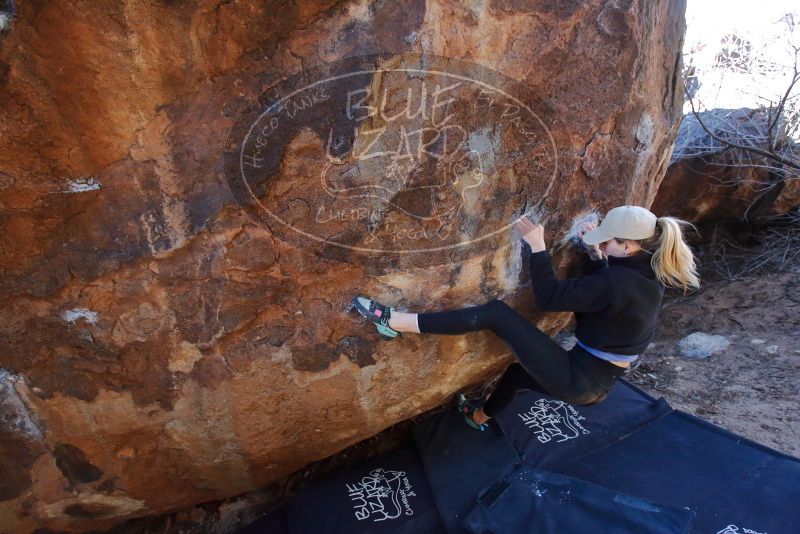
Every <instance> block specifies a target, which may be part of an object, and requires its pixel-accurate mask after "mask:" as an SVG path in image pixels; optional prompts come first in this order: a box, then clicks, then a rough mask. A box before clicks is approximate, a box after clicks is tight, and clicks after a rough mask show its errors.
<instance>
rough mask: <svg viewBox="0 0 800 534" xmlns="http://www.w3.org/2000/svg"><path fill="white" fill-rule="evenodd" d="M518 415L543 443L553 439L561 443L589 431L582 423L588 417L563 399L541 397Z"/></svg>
mask: <svg viewBox="0 0 800 534" xmlns="http://www.w3.org/2000/svg"><path fill="white" fill-rule="evenodd" d="M517 415H518V416H519V417H520V419H522V422H523V423H524V424H525V426H526V427H528V428H530V429H531V430H533V433H534V434H536V439H538V440H539V441H540V442H542V443H549V442H550V441H552V440H555V441H556V443H561V442H563V441H567V440H570V439H575V438H577V437H578V436H580V435H583V434H588V433H589V431H588V430H587V429H586V428H584V427H583V425H581V423H580V421H583V420H585V419H586V418H585V417H583V416H582V415H581V414H580V413H579V412H578V410H576V409H575V407H574V406H572V405H571V404H567V403H566V402H563V401H559V400H547V399H539V400H537V401H536V402H534V403H533V406H531V407H530V409H529V410H528V411H527V412H523V413H519V414H517Z"/></svg>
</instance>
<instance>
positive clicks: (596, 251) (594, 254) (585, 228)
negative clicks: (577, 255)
mask: <svg viewBox="0 0 800 534" xmlns="http://www.w3.org/2000/svg"><path fill="white" fill-rule="evenodd" d="M596 228H597V225H596V224H594V223H590V222H585V223H583V224H582V225H581V226H580V228H578V232H577V235H578V239H579V240H580V242H581V245H583V248H584V250H586V253H587V254H588V255H589V257H590V258H592V259H593V260H602V259H603V258H604V255H603V252H602V251H601V250H600V247H599V246H597V245H587V244H586V243H584V242H583V236H584V234H586V233H587V232H591V231H592V230H595V229H596Z"/></svg>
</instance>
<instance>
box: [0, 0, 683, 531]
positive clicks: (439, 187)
mask: <svg viewBox="0 0 800 534" xmlns="http://www.w3.org/2000/svg"><path fill="white" fill-rule="evenodd" d="M481 5H482V7H480V8H468V7H465V6H464V5H462V2H456V1H448V0H428V1H421V0H420V1H416V0H415V1H412V2H403V3H402V4H401V3H399V2H392V1H388V0H387V1H360V2H359V1H348V2H333V1H331V2H319V1H313V2H312V1H308V2H293V3H289V4H287V3H278V2H257V1H255V0H239V1H235V2H219V1H205V0H198V1H196V2H191V3H188V2H166V1H164V2H134V1H122V2H119V1H113V2H112V1H105V0H98V1H95V2H79V1H63V2H48V1H44V0H28V1H25V2H19V5H18V6H17V7H18V12H17V13H16V14H15V15H14V17H13V18H12V19H11V22H10V24H8V26H7V27H6V28H5V29H4V30H3V31H2V34H0V90H2V106H0V128H2V136H1V137H0V188H2V189H0V209H1V210H2V211H0V221H2V228H3V231H2V233H1V234H0V269H2V273H3V276H2V280H0V299H1V302H2V306H0V314H1V315H2V321H0V329H1V330H2V331H1V332H0V472H1V473H3V476H2V477H0V525H2V526H3V528H2V530H3V531H8V532H28V531H33V530H35V529H36V528H49V529H51V530H64V531H81V530H88V529H102V528H107V527H110V526H112V525H114V524H116V523H119V522H122V521H124V520H126V519H129V518H132V517H137V516H143V515H149V514H160V513H165V512H167V511H170V510H174V509H177V508H181V507H186V506H190V505H193V504H195V503H199V502H204V501H208V500H212V499H220V498H224V497H228V496H231V495H235V494H238V493H242V492H245V491H248V490H252V489H254V488H257V487H260V486H263V485H265V484H269V483H271V482H274V481H276V480H278V479H280V478H281V477H284V476H285V475H287V474H288V473H291V472H293V471H295V470H297V469H299V468H301V467H303V466H304V465H306V464H308V463H309V462H311V461H314V460H317V459H320V458H323V457H325V456H328V455H330V454H333V453H335V452H337V451H339V450H341V449H343V448H345V447H347V446H348V445H350V444H353V443H355V442H357V441H359V440H361V439H364V438H366V437H369V436H371V435H374V434H375V433H377V432H379V431H380V430H382V429H384V428H386V427H388V426H390V425H392V424H393V423H395V422H397V421H399V420H402V419H405V418H408V417H410V416H413V415H415V414H417V413H419V412H421V411H424V410H427V409H429V408H432V407H434V406H437V405H439V404H441V403H442V402H446V401H448V400H449V398H450V397H451V396H452V394H453V393H454V392H456V391H457V390H459V389H461V388H463V387H465V386H467V385H469V384H473V383H476V382H478V381H483V380H486V379H487V378H489V377H491V376H493V375H495V374H497V373H499V372H501V371H502V369H503V368H504V366H505V365H507V364H508V363H509V362H510V361H511V358H512V356H511V355H510V354H509V353H508V350H507V348H506V347H505V346H504V344H503V343H502V342H501V341H500V340H499V339H497V338H496V337H494V336H493V335H492V334H491V333H490V332H474V333H469V334H466V335H463V336H423V335H413V334H407V335H404V336H403V337H402V338H400V339H397V340H394V341H391V342H385V341H383V340H381V339H380V338H379V337H378V335H377V333H376V332H375V330H374V329H373V328H371V326H369V325H366V324H365V323H364V321H363V320H361V319H360V318H359V317H358V316H357V315H355V314H353V313H352V312H351V311H350V300H351V299H352V297H353V296H354V295H356V294H365V295H370V296H373V297H375V298H378V299H379V300H381V301H383V302H384V303H387V304H390V305H394V306H396V307H398V308H400V309H406V310H411V311H429V310H439V309H446V308H453V307H462V306H466V305H473V304H479V303H481V302H485V301H487V300H490V299H492V298H502V299H504V300H506V301H507V302H508V303H510V304H512V305H513V306H515V307H516V308H517V309H519V310H520V311H521V312H523V313H524V314H525V315H526V316H528V317H530V318H531V320H536V321H538V324H539V325H540V326H541V327H542V328H544V329H546V330H548V331H551V332H553V331H555V330H557V329H558V328H560V327H561V326H563V325H564V324H565V321H566V319H567V317H566V316H565V315H563V314H561V315H551V316H547V317H543V316H542V315H541V314H537V313H535V306H534V303H533V299H532V295H531V293H530V290H529V285H528V278H527V272H526V271H527V269H526V261H525V260H526V258H525V257H524V253H525V249H523V248H522V246H521V241H520V240H519V238H518V237H517V236H514V235H512V231H511V227H510V225H511V224H512V222H513V220H514V218H516V217H517V216H518V215H519V214H521V213H523V212H526V213H529V214H530V215H531V216H532V217H534V218H536V219H538V220H540V221H542V222H543V223H544V224H545V225H546V227H547V230H548V232H547V237H548V242H549V243H552V244H554V245H555V246H554V250H555V252H557V254H556V261H557V263H558V264H559V266H560V267H567V266H568V265H569V264H570V262H571V259H572V257H573V254H572V253H571V252H570V251H569V249H568V247H567V246H564V245H562V244H559V239H560V236H561V235H562V234H563V233H564V232H565V231H566V230H567V229H568V228H570V226H571V225H572V222H573V220H574V219H575V218H576V217H579V216H581V215H583V214H586V213H588V212H591V211H605V210H606V209H608V208H610V207H613V206H615V205H619V204H623V203H639V204H643V205H649V204H650V203H651V202H652V200H653V197H654V195H655V191H656V189H657V187H658V184H659V182H660V179H661V177H662V176H663V173H664V171H665V169H666V163H667V158H668V154H669V147H670V146H671V144H672V141H673V138H674V135H675V132H676V128H677V121H678V119H679V117H680V105H681V93H680V90H679V77H678V74H679V72H680V70H679V66H680V65H679V62H680V59H679V58H680V43H681V41H682V36H683V31H684V23H683V13H684V9H685V4H684V2H681V1H672V0H663V1H654V2H645V3H636V2H631V1H630V0H616V1H608V2H603V1H599V0H594V1H590V2H584V1H568V2H557V3H554V2H511V1H499V0H495V1H492V2H485V3H483V4H481ZM353 58H356V59H353ZM448 58H449V59H448ZM423 95H425V96H424V98H423ZM423 102H424V104H425V105H424V106H422V107H423V108H424V109H425V111H424V112H420V113H415V112H416V111H419V110H420V106H421V104H422V103H423ZM410 103H411V104H413V105H410ZM271 106H277V107H271ZM348 113H349V114H348ZM272 119H275V120H274V121H273V120H272ZM379 134H380V135H379ZM248 162H250V163H253V164H252V165H248Z"/></svg>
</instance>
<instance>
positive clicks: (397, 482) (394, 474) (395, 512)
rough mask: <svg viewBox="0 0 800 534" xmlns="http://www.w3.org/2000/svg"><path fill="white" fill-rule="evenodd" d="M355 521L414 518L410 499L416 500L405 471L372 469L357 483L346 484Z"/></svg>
mask: <svg viewBox="0 0 800 534" xmlns="http://www.w3.org/2000/svg"><path fill="white" fill-rule="evenodd" d="M345 486H346V487H347V495H348V497H350V500H351V501H352V503H353V511H354V512H355V516H356V519H358V520H359V521H364V520H366V519H372V520H373V521H375V522H379V521H386V520H387V519H397V518H398V517H400V516H402V515H414V511H413V510H412V509H411V504H410V503H409V501H408V499H409V497H416V496H417V495H416V493H414V490H413V488H412V487H411V482H410V481H409V480H408V477H407V476H406V473H405V471H390V470H386V469H383V468H378V469H373V470H372V471H370V473H369V475H368V476H365V477H363V478H362V479H361V481H360V482H357V483H355V484H345Z"/></svg>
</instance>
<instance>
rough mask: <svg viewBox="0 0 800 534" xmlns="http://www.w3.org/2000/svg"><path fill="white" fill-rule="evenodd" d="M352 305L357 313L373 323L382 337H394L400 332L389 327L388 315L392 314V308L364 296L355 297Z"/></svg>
mask: <svg viewBox="0 0 800 534" xmlns="http://www.w3.org/2000/svg"><path fill="white" fill-rule="evenodd" d="M353 306H355V308H356V311H358V313H360V314H361V315H363V316H364V317H366V318H367V319H368V320H369V321H371V322H372V324H374V325H375V328H377V329H378V333H379V334H380V335H381V337H382V338H384V339H394V338H396V337H397V336H399V335H400V332H398V331H397V330H395V329H393V328H390V327H389V317H391V316H392V309H391V308H390V307H389V306H384V305H383V304H381V303H380V302H376V301H374V300H370V299H368V298H365V297H355V298H354V299H353Z"/></svg>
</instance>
